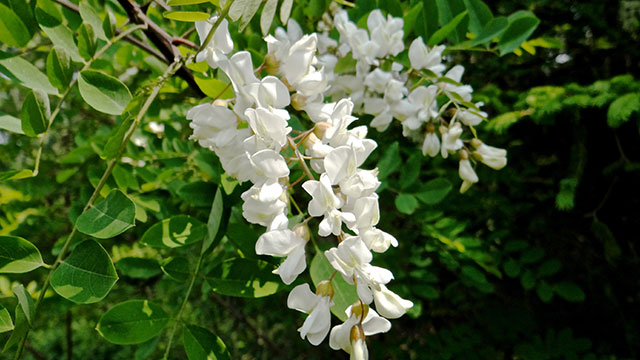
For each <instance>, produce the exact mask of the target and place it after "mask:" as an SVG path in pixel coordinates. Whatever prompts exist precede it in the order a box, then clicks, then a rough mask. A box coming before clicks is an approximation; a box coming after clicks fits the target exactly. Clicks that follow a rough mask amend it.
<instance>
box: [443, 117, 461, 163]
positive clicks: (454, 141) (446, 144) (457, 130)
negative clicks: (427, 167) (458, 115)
mask: <svg viewBox="0 0 640 360" xmlns="http://www.w3.org/2000/svg"><path fill="white" fill-rule="evenodd" d="M440 133H441V134H442V147H441V151H440V155H442V157H443V158H445V159H446V158H447V157H448V156H449V153H453V152H455V151H456V150H458V149H460V148H462V146H463V145H464V144H463V143H462V140H460V135H462V126H461V125H460V123H457V122H456V123H453V124H450V125H449V128H446V127H444V126H441V127H440Z"/></svg>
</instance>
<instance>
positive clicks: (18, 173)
mask: <svg viewBox="0 0 640 360" xmlns="http://www.w3.org/2000/svg"><path fill="white" fill-rule="evenodd" d="M33 176H34V175H33V171H32V170H9V171H2V172H0V182H3V181H7V180H20V179H26V178H30V177H33Z"/></svg>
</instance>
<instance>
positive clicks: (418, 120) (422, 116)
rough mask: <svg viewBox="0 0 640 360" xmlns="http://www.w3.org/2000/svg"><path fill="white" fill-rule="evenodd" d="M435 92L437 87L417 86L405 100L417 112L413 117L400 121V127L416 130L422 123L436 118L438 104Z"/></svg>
mask: <svg viewBox="0 0 640 360" xmlns="http://www.w3.org/2000/svg"><path fill="white" fill-rule="evenodd" d="M437 92H438V87H437V86H435V85H431V86H429V87H425V86H418V87H417V88H415V89H414V90H413V91H412V92H411V93H410V94H409V96H408V97H407V99H408V100H409V102H410V103H411V105H413V106H414V107H415V108H416V109H417V111H416V112H415V115H413V116H411V117H408V118H407V119H405V120H404V121H402V125H403V126H404V127H407V128H409V129H411V130H417V129H418V128H419V127H420V125H422V123H423V122H427V121H429V120H431V119H434V118H435V117H436V116H438V104H437V103H436V94H437Z"/></svg>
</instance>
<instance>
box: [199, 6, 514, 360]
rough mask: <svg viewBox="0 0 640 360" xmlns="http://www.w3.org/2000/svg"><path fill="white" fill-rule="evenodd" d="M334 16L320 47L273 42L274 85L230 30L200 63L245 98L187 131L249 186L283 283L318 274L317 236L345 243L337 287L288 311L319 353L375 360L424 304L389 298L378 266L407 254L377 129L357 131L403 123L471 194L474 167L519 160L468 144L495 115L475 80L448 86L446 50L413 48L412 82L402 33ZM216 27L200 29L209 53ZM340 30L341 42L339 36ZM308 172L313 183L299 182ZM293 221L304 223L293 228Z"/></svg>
mask: <svg viewBox="0 0 640 360" xmlns="http://www.w3.org/2000/svg"><path fill="white" fill-rule="evenodd" d="M331 9H332V13H331V14H325V15H324V16H323V21H322V23H321V27H322V29H321V30H322V32H321V33H312V34H303V32H302V30H301V27H300V26H299V25H298V24H297V23H296V22H295V20H293V19H290V20H289V22H288V24H287V30H285V29H283V28H278V29H276V31H275V34H274V35H273V36H272V35H269V36H267V37H266V38H265V41H266V43H267V48H268V54H267V55H266V56H265V63H264V64H262V65H261V66H259V67H258V69H260V70H261V71H258V70H254V69H255V68H256V66H255V65H254V64H253V62H252V60H251V55H250V54H249V53H248V52H246V51H238V52H236V53H234V54H231V52H232V49H233V42H232V41H231V38H230V37H229V36H228V30H227V23H226V20H224V21H222V22H221V24H220V26H219V27H218V28H217V29H216V30H215V32H214V34H213V36H212V37H211V41H209V42H208V43H207V44H206V45H205V46H204V47H203V50H202V51H200V52H199V53H198V55H197V57H196V60H197V61H206V62H207V63H208V64H209V65H210V66H211V67H212V68H213V69H217V70H216V71H218V72H219V73H220V72H221V73H224V75H225V76H226V78H228V79H229V81H230V82H231V84H230V85H231V87H232V88H233V92H234V98H233V99H231V100H218V99H216V100H214V101H213V103H204V104H200V105H197V106H195V107H193V108H192V109H191V110H190V111H189V112H188V113H187V118H188V119H189V120H191V123H190V126H191V128H193V130H194V131H193V135H192V137H191V138H192V139H193V140H196V141H198V143H199V144H200V145H201V146H203V147H206V148H208V149H210V150H212V151H214V152H215V153H216V155H217V156H218V157H219V158H220V163H221V164H222V167H223V169H224V170H225V172H226V173H227V174H228V175H229V176H231V177H233V178H235V179H237V180H238V181H239V182H245V181H249V182H250V186H249V187H248V188H246V191H244V192H243V193H242V195H241V198H242V200H243V204H242V215H243V217H244V218H245V219H246V220H247V221H248V222H250V223H253V224H256V225H260V226H263V227H264V228H265V232H264V233H263V234H262V235H261V236H260V237H259V238H258V240H257V242H256V244H255V251H256V254H258V255H269V256H274V257H279V258H283V260H282V262H281V263H280V265H279V266H278V267H277V268H276V269H274V270H273V272H274V273H276V274H278V275H279V276H280V277H281V279H282V281H283V282H284V283H285V284H291V283H293V282H294V281H295V280H296V279H297V278H298V277H299V276H300V275H301V274H302V273H303V272H304V271H305V269H306V267H307V251H308V250H309V251H311V250H312V249H313V248H315V246H307V242H308V241H310V240H313V239H314V238H316V237H318V236H319V237H327V238H328V239H329V240H335V241H337V242H336V245H335V246H334V247H332V248H330V249H328V250H326V251H324V252H320V253H319V254H318V255H316V256H324V257H326V260H327V262H328V263H329V264H330V266H331V267H332V268H333V269H334V272H333V275H331V276H330V277H328V278H327V279H323V280H324V281H321V282H319V283H318V284H317V286H316V292H315V293H313V292H312V291H311V288H310V286H309V285H308V284H302V285H298V286H296V287H295V288H294V289H293V290H292V291H291V293H290V294H289V298H288V301H287V306H288V307H289V308H292V309H296V310H299V311H301V312H304V313H306V314H308V316H307V317H306V319H305V320H304V322H303V324H302V326H301V327H300V328H299V329H298V331H299V332H300V336H301V338H302V339H307V340H308V341H309V342H310V343H311V344H313V345H318V344H320V343H321V342H322V341H323V340H324V339H325V338H326V336H327V334H329V332H330V336H329V337H330V339H329V345H330V346H331V347H332V348H334V349H336V350H338V349H342V350H344V351H346V352H347V353H349V354H351V358H352V359H368V350H367V346H366V341H365V340H366V337H368V336H371V335H374V334H377V333H380V332H386V331H389V329H390V328H391V323H390V322H389V321H388V320H387V319H395V318H398V317H400V316H402V315H403V314H405V313H406V312H407V311H408V310H409V309H410V308H411V307H412V306H413V303H412V302H411V301H409V300H406V299H403V298H402V297H401V296H399V295H398V294H396V293H395V292H393V291H392V290H391V289H390V288H389V287H391V288H393V285H392V280H393V273H392V272H391V271H389V270H388V269H385V268H382V267H379V266H376V265H373V264H372V262H373V261H374V259H373V254H374V253H382V252H385V251H387V250H389V249H390V248H391V247H396V246H398V241H397V239H396V238H395V237H394V236H393V235H391V234H389V233H387V232H385V231H383V230H381V229H379V228H378V223H379V220H380V216H381V215H380V208H379V203H378V201H379V198H378V195H377V193H376V190H377V189H378V187H379V186H380V181H379V180H378V169H375V168H374V169H370V168H369V169H366V168H363V166H365V164H366V160H367V158H368V157H369V155H370V154H371V153H372V152H373V151H375V149H376V147H377V143H376V142H375V141H373V140H372V139H369V138H367V134H368V131H369V127H368V126H367V125H360V126H353V124H354V122H355V121H356V120H357V116H359V115H365V114H368V115H371V116H372V119H373V120H372V121H371V123H370V124H369V126H371V127H374V128H376V129H377V130H378V131H385V130H386V129H388V128H390V127H391V126H393V125H394V124H395V123H394V121H398V122H399V123H400V125H401V126H402V133H403V135H404V136H406V137H408V138H410V139H412V140H413V141H416V142H419V143H420V144H421V147H422V149H421V150H422V153H423V154H424V155H429V156H431V157H435V156H438V154H439V155H440V156H442V157H444V158H447V157H449V155H452V156H453V155H457V157H458V160H459V174H460V177H461V179H462V180H463V184H462V187H461V189H460V190H461V192H464V191H466V190H467V189H468V188H469V187H470V186H471V184H473V183H476V182H477V181H478V176H477V175H476V172H475V170H474V168H473V163H472V161H473V162H482V163H484V164H486V165H488V166H490V167H492V168H494V169H500V168H502V167H504V166H505V165H506V151H504V150H502V149H497V148H494V147H491V146H488V145H485V144H484V143H483V142H482V141H480V140H479V139H477V138H474V139H472V140H471V141H469V140H466V139H465V137H464V135H465V131H466V130H468V129H472V127H474V126H476V125H478V124H479V123H480V122H482V121H483V120H484V119H485V118H486V116H487V114H486V113H484V112H482V111H480V110H479V107H480V106H481V105H482V104H481V103H476V104H473V103H471V98H472V96H471V95H472V92H473V89H472V88H471V87H470V86H468V85H464V84H462V83H460V81H461V78H462V75H463V73H464V68H463V67H462V66H459V65H456V66H453V67H451V68H450V69H449V70H448V71H446V72H445V70H446V69H447V67H446V66H445V64H444V63H443V60H444V58H443V53H444V51H445V47H444V46H442V45H438V46H433V47H427V46H426V45H425V44H424V41H423V40H422V39H421V38H418V39H415V40H413V41H412V42H411V45H410V46H409V49H408V53H409V61H410V66H411V68H409V69H406V68H405V66H404V65H402V64H400V60H398V59H397V58H396V56H398V55H399V54H400V53H401V52H402V51H403V50H404V49H405V45H404V42H403V41H402V39H403V37H404V32H403V25H404V24H403V20H402V19H400V18H394V17H392V16H390V15H387V16H386V17H385V15H384V14H383V13H382V12H381V11H380V10H374V11H372V12H371V13H370V14H369V16H368V18H367V21H366V24H367V29H362V28H359V27H358V26H356V25H355V23H353V22H351V21H350V20H349V18H348V16H347V13H346V12H344V11H342V10H340V9H339V8H338V7H336V6H332V8H331ZM215 19H216V18H215V17H214V18H212V19H211V21H209V22H198V23H196V29H197V31H198V35H199V37H200V40H201V43H202V42H204V39H205V38H206V37H207V35H208V32H209V31H210V30H211V28H212V25H211V24H212V23H213V22H214V21H215ZM330 26H335V28H336V30H337V32H338V34H339V41H336V40H334V39H332V38H331V37H330V36H329V31H330ZM345 56H351V58H352V59H353V60H355V66H354V68H353V69H352V70H348V71H346V72H345V70H344V69H342V70H341V74H340V75H339V76H338V75H337V74H336V73H334V70H335V68H336V66H337V63H338V61H339V59H342V58H344V57H345ZM408 66H409V64H407V67H408ZM264 73H266V74H264ZM443 74H444V75H443ZM453 107H454V108H455V110H453ZM292 108H293V109H294V110H296V111H297V113H296V119H297V120H301V122H304V120H308V121H307V124H308V125H309V128H308V129H307V130H304V129H300V128H298V126H299V124H300V123H301V122H298V121H296V122H295V123H294V122H292V118H293V116H292V115H291V113H290V111H291V109H292ZM305 118H306V119H305ZM294 124H295V126H294ZM294 128H295V129H296V130H294ZM468 144H469V145H468ZM300 172H301V173H302V177H300V178H299V179H290V176H291V174H298V173H300ZM299 184H300V185H299ZM300 189H301V190H303V191H300ZM304 201H307V203H306V206H305V204H304ZM292 204H293V205H294V206H293V207H292ZM294 207H295V210H293V208H294ZM294 211H295V212H297V213H299V215H301V216H296V217H293V215H294V214H293V213H292V212H294ZM305 217H306V218H305ZM316 218H317V219H316ZM293 219H296V220H295V221H294V220H293ZM300 219H304V220H300ZM316 226H317V227H316ZM312 228H315V229H316V230H315V231H313V230H311V229H312ZM338 273H339V274H340V276H341V277H342V278H343V279H344V280H345V281H346V282H347V283H348V284H352V285H353V286H354V287H355V289H356V293H357V295H358V298H359V300H358V301H357V302H356V303H354V304H353V305H352V306H351V307H349V308H348V309H347V310H346V314H347V320H346V321H345V322H344V323H342V324H338V325H336V326H334V327H333V329H331V313H330V311H331V308H332V306H333V301H332V299H333V295H334V288H333V285H332V281H333V279H334V277H335V276H337V274H338ZM370 306H374V307H375V310H374V309H373V308H370ZM334 311H335V310H334ZM376 311H377V312H376ZM330 329H331V330H330Z"/></svg>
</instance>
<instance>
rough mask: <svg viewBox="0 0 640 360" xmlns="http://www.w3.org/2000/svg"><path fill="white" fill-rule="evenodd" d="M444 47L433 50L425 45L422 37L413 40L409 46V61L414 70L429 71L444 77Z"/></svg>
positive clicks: (440, 46)
mask: <svg viewBox="0 0 640 360" xmlns="http://www.w3.org/2000/svg"><path fill="white" fill-rule="evenodd" d="M444 49H445V47H444V45H439V46H435V47H433V48H432V49H431V50H429V48H428V47H427V46H426V45H425V44H424V41H423V40H422V37H418V38H417V39H415V40H413V42H412V43H411V46H409V61H410V62H411V67H413V68H414V69H418V70H421V69H427V70H429V71H431V72H433V73H435V74H436V75H437V76H442V72H443V71H444V65H442V63H441V62H442V52H443V51H444Z"/></svg>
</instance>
